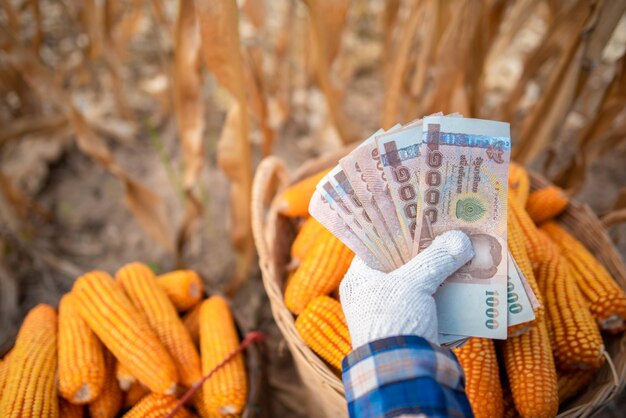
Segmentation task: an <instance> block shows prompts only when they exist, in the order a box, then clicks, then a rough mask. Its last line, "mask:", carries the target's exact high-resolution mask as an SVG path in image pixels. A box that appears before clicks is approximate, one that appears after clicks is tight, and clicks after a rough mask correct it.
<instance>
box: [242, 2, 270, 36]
mask: <svg viewBox="0 0 626 418" xmlns="http://www.w3.org/2000/svg"><path fill="white" fill-rule="evenodd" d="M243 11H244V12H245V13H246V14H247V15H248V18H249V19H250V22H252V24H253V25H254V26H255V27H256V28H257V30H258V29H262V28H263V27H265V0H246V1H245V3H244V4H243Z"/></svg>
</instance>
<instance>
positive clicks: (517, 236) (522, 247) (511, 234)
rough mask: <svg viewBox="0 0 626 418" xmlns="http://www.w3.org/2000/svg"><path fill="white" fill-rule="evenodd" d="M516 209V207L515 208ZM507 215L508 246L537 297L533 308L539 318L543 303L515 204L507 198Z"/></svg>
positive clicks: (541, 313)
mask: <svg viewBox="0 0 626 418" xmlns="http://www.w3.org/2000/svg"><path fill="white" fill-rule="evenodd" d="M517 207H518V206H517ZM508 208H509V213H508V218H507V226H508V237H507V241H508V246H509V251H510V252H511V255H512V256H513V259H514V260H515V262H516V263H517V265H518V266H519V268H520V270H521V271H522V274H523V275H524V277H526V281H527V282H528V285H529V286H530V288H531V289H532V291H533V293H534V294H535V296H536V297H537V300H538V301H539V304H540V306H539V307H538V308H535V316H536V317H537V318H540V317H541V316H543V312H544V308H543V301H542V298H541V294H540V292H539V287H538V286H537V281H536V280H535V274H534V273H533V266H532V263H531V261H530V258H529V256H528V252H527V249H526V248H527V246H526V239H525V237H524V232H523V230H522V228H521V225H520V223H519V220H518V218H517V217H516V216H515V211H516V209H515V208H516V204H515V202H514V201H513V200H512V199H511V198H509V205H508Z"/></svg>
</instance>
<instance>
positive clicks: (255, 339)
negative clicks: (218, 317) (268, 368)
mask: <svg viewBox="0 0 626 418" xmlns="http://www.w3.org/2000/svg"><path fill="white" fill-rule="evenodd" d="M264 339H265V334H264V333H262V332H260V331H252V332H249V333H248V334H247V335H246V337H245V338H244V339H243V341H242V342H241V344H239V347H237V348H236V349H235V350H234V351H233V352H232V353H230V354H229V355H228V357H226V358H225V359H224V360H222V361H221V362H220V363H219V364H218V365H217V366H215V367H214V368H213V370H211V371H210V372H209V374H207V375H206V376H204V377H203V378H202V379H200V380H199V381H198V382H196V383H194V385H193V386H192V387H190V388H189V390H187V392H185V394H184V395H183V397H182V398H180V400H179V401H178V403H177V404H176V406H175V407H174V409H172V412H170V413H169V414H168V415H167V418H174V417H175V416H176V413H177V412H178V411H179V410H180V409H181V408H182V407H183V406H185V403H187V401H188V400H189V399H191V397H192V396H193V395H195V393H196V392H197V391H198V390H199V389H200V388H201V387H202V385H203V384H204V382H206V381H207V380H209V379H210V378H211V376H213V375H214V374H215V372H217V371H218V370H219V369H221V368H222V367H224V366H225V365H226V364H227V363H228V362H229V361H231V360H232V359H234V358H235V356H237V354H239V353H241V352H242V351H243V350H245V349H246V347H247V346H249V345H250V344H252V343H260V342H262V341H263V340H264Z"/></svg>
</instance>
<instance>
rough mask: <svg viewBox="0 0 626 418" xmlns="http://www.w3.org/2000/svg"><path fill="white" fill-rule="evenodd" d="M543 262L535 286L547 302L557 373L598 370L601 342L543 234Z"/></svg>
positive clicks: (566, 269)
mask: <svg viewBox="0 0 626 418" xmlns="http://www.w3.org/2000/svg"><path fill="white" fill-rule="evenodd" d="M537 233H538V237H540V238H541V239H542V240H543V241H544V243H545V244H544V245H543V246H544V248H545V252H544V259H543V261H542V262H541V263H540V264H539V267H538V269H537V270H536V273H537V283H538V284H539V288H540V290H541V294H542V295H543V298H544V301H545V302H546V312H547V319H548V329H549V331H550V342H551V345H552V349H553V350H554V361H555V363H556V366H557V368H559V369H560V370H570V371H571V370H577V369H597V368H599V367H600V366H601V365H602V363H603V361H604V357H602V351H603V347H604V345H603V342H602V336H601V335H600V330H599V329H598V326H597V325H596V323H595V320H594V318H593V316H592V315H591V312H590V311H589V308H588V307H587V304H586V302H585V301H584V299H583V296H582V293H581V292H580V289H579V288H578V285H577V284H576V281H575V280H574V278H573V277H572V276H571V274H570V272H569V267H568V265H567V260H565V258H564V257H563V256H562V255H561V254H560V252H559V249H558V248H557V247H556V245H555V244H553V243H552V242H551V241H550V239H549V238H548V237H547V236H546V235H545V234H544V233H543V232H542V231H537Z"/></svg>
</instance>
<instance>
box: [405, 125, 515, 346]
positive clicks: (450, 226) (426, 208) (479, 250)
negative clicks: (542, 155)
mask: <svg viewBox="0 0 626 418" xmlns="http://www.w3.org/2000/svg"><path fill="white" fill-rule="evenodd" d="M423 135H424V136H423V138H422V143H421V145H420V147H421V155H422V158H423V169H422V170H421V172H420V180H419V184H420V187H421V188H422V190H421V193H420V198H421V199H422V202H421V211H422V212H421V216H420V215H418V216H417V217H416V219H417V226H416V231H415V234H414V236H415V239H416V240H417V241H416V242H415V244H416V245H418V246H419V248H420V249H421V248H425V247H426V246H428V245H429V244H430V242H431V240H432V239H434V237H436V236H438V235H440V234H442V233H444V232H446V231H449V230H454V229H459V230H462V231H464V232H465V233H466V234H467V235H468V236H469V237H470V240H471V241H472V246H473V248H474V252H475V256H474V258H473V259H472V260H470V262H469V263H468V264H466V265H465V266H463V267H461V269H459V271H457V272H456V273H455V274H453V275H452V276H451V277H450V278H448V279H447V280H446V281H445V282H444V284H443V285H442V287H441V288H440V289H439V290H438V291H437V293H436V294H435V300H436V301H437V313H438V315H437V316H438V318H439V321H440V322H439V324H440V325H439V331H440V332H442V333H445V334H459V335H472V336H479V337H486V338H496V339H505V338H506V336H507V322H508V321H507V270H508V262H507V259H508V257H507V239H506V238H507V236H506V235H507V192H508V190H507V188H508V181H507V180H508V162H509V158H510V149H511V140H510V133H509V125H508V124H507V123H502V122H494V121H487V120H484V121H483V120H477V119H463V118H446V117H440V116H429V117H426V118H424V120H423Z"/></svg>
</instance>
